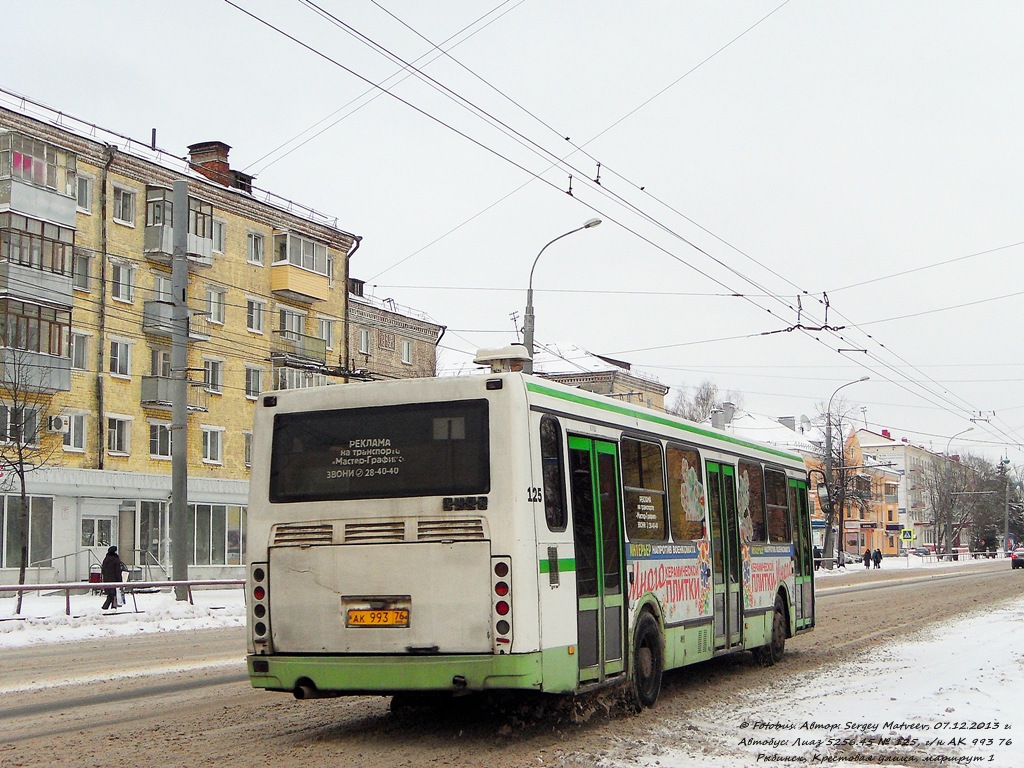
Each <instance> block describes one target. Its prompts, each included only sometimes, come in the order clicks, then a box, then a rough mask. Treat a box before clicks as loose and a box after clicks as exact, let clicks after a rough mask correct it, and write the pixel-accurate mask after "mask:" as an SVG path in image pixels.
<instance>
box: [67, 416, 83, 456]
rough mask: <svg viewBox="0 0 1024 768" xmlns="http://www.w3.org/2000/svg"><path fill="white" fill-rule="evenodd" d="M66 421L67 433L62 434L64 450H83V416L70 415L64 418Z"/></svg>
mask: <svg viewBox="0 0 1024 768" xmlns="http://www.w3.org/2000/svg"><path fill="white" fill-rule="evenodd" d="M64 418H66V419H67V420H68V431H67V432H65V433H64V450H66V451H84V450H85V414H84V413H72V414H70V415H68V416H65V417H64Z"/></svg>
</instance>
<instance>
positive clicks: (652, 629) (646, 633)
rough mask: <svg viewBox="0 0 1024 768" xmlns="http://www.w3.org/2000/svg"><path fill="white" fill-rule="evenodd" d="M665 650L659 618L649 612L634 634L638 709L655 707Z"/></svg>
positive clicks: (634, 677)
mask: <svg viewBox="0 0 1024 768" xmlns="http://www.w3.org/2000/svg"><path fill="white" fill-rule="evenodd" d="M664 669H665V650H664V648H663V647H662V643H661V631H660V630H659V629H658V622H657V620H656V619H655V618H654V617H653V616H651V614H649V613H645V614H643V615H642V616H641V617H640V621H639V622H638V623H637V627H636V632H635V633H634V635H633V704H634V706H635V707H636V709H637V711H640V710H642V709H644V708H645V707H653V706H654V702H656V701H657V700H658V694H659V693H660V692H661V674H662V672H663V671H664Z"/></svg>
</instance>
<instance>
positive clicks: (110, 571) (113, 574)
mask: <svg viewBox="0 0 1024 768" xmlns="http://www.w3.org/2000/svg"><path fill="white" fill-rule="evenodd" d="M127 570H128V566H126V565H125V564H124V563H122V562H121V558H120V557H119V556H118V554H117V547H111V548H110V549H108V550H107V556H106V557H104V558H103V563H102V564H101V565H100V575H102V576H103V581H105V582H108V583H109V582H112V581H120V580H121V571H127ZM103 591H104V592H106V594H107V599H106V601H105V602H104V603H103V608H101V609H100V610H103V611H105V610H107V609H109V608H117V607H118V605H117V588H116V587H115V588H112V589H105V590H103Z"/></svg>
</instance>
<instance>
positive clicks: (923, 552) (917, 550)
mask: <svg viewBox="0 0 1024 768" xmlns="http://www.w3.org/2000/svg"><path fill="white" fill-rule="evenodd" d="M931 553H932V551H931V550H930V549H928V547H914V548H913V549H912V550H910V554H912V555H919V556H920V557H927V556H928V555H930V554H931Z"/></svg>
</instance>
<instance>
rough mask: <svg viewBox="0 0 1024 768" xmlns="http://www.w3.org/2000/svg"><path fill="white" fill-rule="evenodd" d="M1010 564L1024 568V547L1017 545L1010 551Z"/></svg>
mask: <svg viewBox="0 0 1024 768" xmlns="http://www.w3.org/2000/svg"><path fill="white" fill-rule="evenodd" d="M1010 566H1011V567H1013V568H1024V547H1017V548H1016V549H1015V550H1013V552H1011V553H1010Z"/></svg>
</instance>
